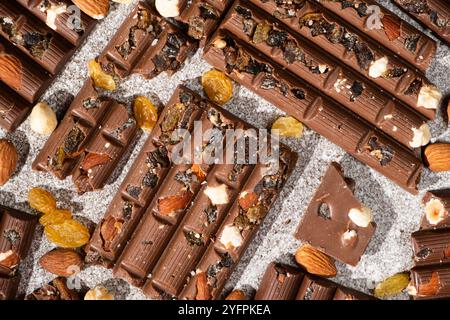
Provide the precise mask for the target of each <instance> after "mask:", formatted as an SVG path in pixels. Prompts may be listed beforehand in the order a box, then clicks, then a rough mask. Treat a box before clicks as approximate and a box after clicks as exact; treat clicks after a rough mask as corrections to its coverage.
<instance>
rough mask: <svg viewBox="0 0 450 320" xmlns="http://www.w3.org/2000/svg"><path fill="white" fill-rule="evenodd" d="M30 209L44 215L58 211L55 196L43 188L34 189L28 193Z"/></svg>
mask: <svg viewBox="0 0 450 320" xmlns="http://www.w3.org/2000/svg"><path fill="white" fill-rule="evenodd" d="M28 203H29V204H30V207H32V208H33V209H36V210H37V211H39V212H42V213H44V214H47V213H51V212H52V211H54V210H56V200H55V198H54V197H53V195H52V194H51V193H50V192H48V191H47V190H44V189H42V188H33V189H31V190H30V191H29V192H28Z"/></svg>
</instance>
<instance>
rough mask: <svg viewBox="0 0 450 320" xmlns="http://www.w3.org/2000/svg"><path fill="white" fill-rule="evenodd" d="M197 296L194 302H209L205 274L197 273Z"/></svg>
mask: <svg viewBox="0 0 450 320" xmlns="http://www.w3.org/2000/svg"><path fill="white" fill-rule="evenodd" d="M196 278H197V295H196V297H195V300H209V299H210V298H211V293H210V288H209V285H208V278H207V277H206V273H204V272H199V273H197V276H196Z"/></svg>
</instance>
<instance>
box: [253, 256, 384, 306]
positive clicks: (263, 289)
mask: <svg viewBox="0 0 450 320" xmlns="http://www.w3.org/2000/svg"><path fill="white" fill-rule="evenodd" d="M255 300H376V298H374V297H372V296H370V295H367V294H365V293H362V292H359V291H356V290H354V289H350V288H346V287H344V286H341V285H339V284H336V283H334V282H332V281H330V280H327V279H324V278H320V277H316V276H313V275H310V274H307V273H304V272H303V271H300V270H298V269H296V268H293V267H290V266H287V265H284V264H279V263H275V262H272V263H270V264H269V266H268V267H267V269H266V272H265V274H264V276H263V279H262V281H261V283H260V285H259V289H258V290H257V292H256V295H255Z"/></svg>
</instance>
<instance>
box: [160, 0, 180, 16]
mask: <svg viewBox="0 0 450 320" xmlns="http://www.w3.org/2000/svg"><path fill="white" fill-rule="evenodd" d="M182 4H183V0H156V1H155V7H156V10H157V11H158V12H159V14H160V15H162V16H163V17H164V18H174V17H177V16H179V15H180V10H181V7H182Z"/></svg>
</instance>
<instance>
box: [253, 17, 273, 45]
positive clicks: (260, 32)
mask: <svg viewBox="0 0 450 320" xmlns="http://www.w3.org/2000/svg"><path fill="white" fill-rule="evenodd" d="M271 30H272V26H271V25H270V24H269V23H268V22H267V21H264V22H261V23H258V24H257V26H256V29H255V33H254V34H253V39H252V40H253V43H255V44H259V43H262V42H264V41H267V39H268V38H269V32H270V31H271Z"/></svg>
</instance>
